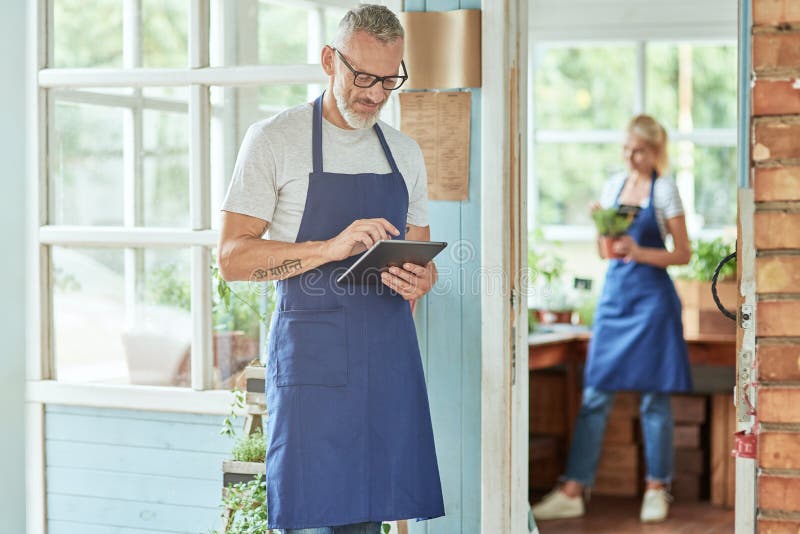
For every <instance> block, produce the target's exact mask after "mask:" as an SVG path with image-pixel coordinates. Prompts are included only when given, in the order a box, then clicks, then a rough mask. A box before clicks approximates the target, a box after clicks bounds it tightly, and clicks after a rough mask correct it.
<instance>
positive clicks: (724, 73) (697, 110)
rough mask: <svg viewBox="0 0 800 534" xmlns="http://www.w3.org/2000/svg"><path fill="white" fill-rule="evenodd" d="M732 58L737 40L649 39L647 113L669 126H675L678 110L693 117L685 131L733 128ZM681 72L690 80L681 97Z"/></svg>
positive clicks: (734, 56) (674, 128) (734, 115)
mask: <svg viewBox="0 0 800 534" xmlns="http://www.w3.org/2000/svg"><path fill="white" fill-rule="evenodd" d="M681 50H683V53H681ZM736 61H737V60H736V45H735V44H731V45H702V44H689V43H686V44H675V43H657V44H648V45H647V76H646V78H647V90H646V92H647V102H646V109H647V112H648V113H650V114H652V115H653V116H655V117H656V118H657V119H658V120H660V121H662V122H663V124H664V125H665V126H667V128H669V129H672V130H676V129H678V126H679V123H678V114H679V112H683V113H685V114H686V117H687V119H690V120H691V124H688V122H687V123H686V124H684V125H683V130H684V131H689V130H691V129H698V128H735V127H736V80H737V78H736V70H737V62H736ZM682 77H685V78H686V79H687V80H690V82H691V83H689V84H688V85H687V90H686V91H685V92H684V93H683V96H681V93H680V91H679V87H680V80H681V78H682Z"/></svg>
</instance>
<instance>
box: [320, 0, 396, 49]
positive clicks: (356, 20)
mask: <svg viewBox="0 0 800 534" xmlns="http://www.w3.org/2000/svg"><path fill="white" fill-rule="evenodd" d="M359 31H361V32H366V33H368V34H369V35H371V36H372V37H374V38H375V39H377V40H379V41H380V42H382V43H391V42H393V41H395V40H397V39H402V38H403V37H404V35H405V32H404V31H403V26H402V25H401V24H400V21H399V20H398V19H397V16H396V15H395V14H394V13H392V11H391V10H390V9H389V8H387V7H385V6H379V5H375V4H364V5H360V6H358V7H354V8H353V9H351V10H350V11H348V12H347V13H345V15H344V17H342V20H341V21H339V29H338V31H337V32H336V38H335V39H334V40H333V44H334V46H336V47H340V46H342V45H343V44H344V43H345V42H346V41H347V40H348V39H349V38H350V36H351V35H353V34H354V33H355V32H359Z"/></svg>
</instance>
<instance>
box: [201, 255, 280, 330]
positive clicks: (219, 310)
mask: <svg viewBox="0 0 800 534" xmlns="http://www.w3.org/2000/svg"><path fill="white" fill-rule="evenodd" d="M211 278H212V283H213V284H214V287H213V294H214V295H215V298H214V301H213V304H212V313H213V318H214V328H215V329H217V330H227V331H230V332H232V331H235V330H241V331H243V332H244V333H245V335H246V336H247V337H258V333H259V327H260V325H261V324H265V325H268V324H269V319H270V316H271V315H272V310H273V308H274V299H272V298H271V296H270V298H267V310H266V312H264V313H262V312H261V310H260V309H259V296H260V293H259V292H258V291H255V290H254V288H252V287H249V286H248V287H247V289H246V290H245V291H236V290H234V289H233V288H232V287H231V284H229V283H228V282H226V281H225V280H224V279H223V278H222V276H221V275H220V274H219V268H218V267H216V266H215V265H213V264H212V266H211ZM264 287H265V288H266V289H267V290H269V288H271V287H272V286H271V285H269V284H267V285H265V286H264Z"/></svg>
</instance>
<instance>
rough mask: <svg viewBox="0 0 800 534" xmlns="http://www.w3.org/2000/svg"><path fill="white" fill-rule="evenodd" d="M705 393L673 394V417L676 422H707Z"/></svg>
mask: <svg viewBox="0 0 800 534" xmlns="http://www.w3.org/2000/svg"><path fill="white" fill-rule="evenodd" d="M706 405H707V397H706V396H705V395H673V396H672V419H673V420H674V421H675V423H679V424H680V423H694V424H702V423H705V422H706V410H707V408H706Z"/></svg>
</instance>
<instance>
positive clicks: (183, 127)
mask: <svg viewBox="0 0 800 534" xmlns="http://www.w3.org/2000/svg"><path fill="white" fill-rule="evenodd" d="M170 89H171V88H148V89H147V90H144V91H142V94H143V95H144V98H140V97H139V96H137V93H138V90H133V89H122V90H118V91H115V92H111V91H110V90H103V89H100V90H91V91H84V90H80V91H53V92H52V93H51V94H52V95H53V98H54V101H55V112H54V116H53V119H52V120H53V122H52V123H51V128H52V129H53V144H52V146H51V148H50V158H51V164H50V187H51V202H52V204H51V218H50V222H51V223H53V224H75V225H90V226H94V225H108V226H120V225H124V224H125V222H126V221H125V211H126V208H125V207H126V204H131V205H135V206H136V209H135V210H134V211H135V213H136V215H135V224H136V225H137V226H181V227H188V226H189V222H190V221H189V123H188V118H187V117H188V115H187V112H188V106H187V103H186V95H185V92H186V90H185V88H175V89H176V90H170ZM157 95H158V96H157ZM160 95H165V96H160ZM138 110H141V113H139V111H138ZM137 123H140V127H141V135H142V138H141V144H140V149H139V153H138V154H134V150H135V147H136V146H137V141H136V135H137V134H136V132H137V131H139V130H138V129H137V128H136V127H135V125H136V124H137ZM126 124H128V125H129V127H126ZM139 163H140V164H141V165H139ZM126 167H127V169H126ZM126 170H127V175H128V176H134V175H136V173H138V175H137V176H136V180H135V181H136V183H137V184H140V185H139V186H137V187H134V188H130V189H129V190H126V188H125V176H126ZM126 191H127V192H126ZM125 194H130V195H132V196H134V197H135V198H127V199H126V198H124V195H125Z"/></svg>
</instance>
